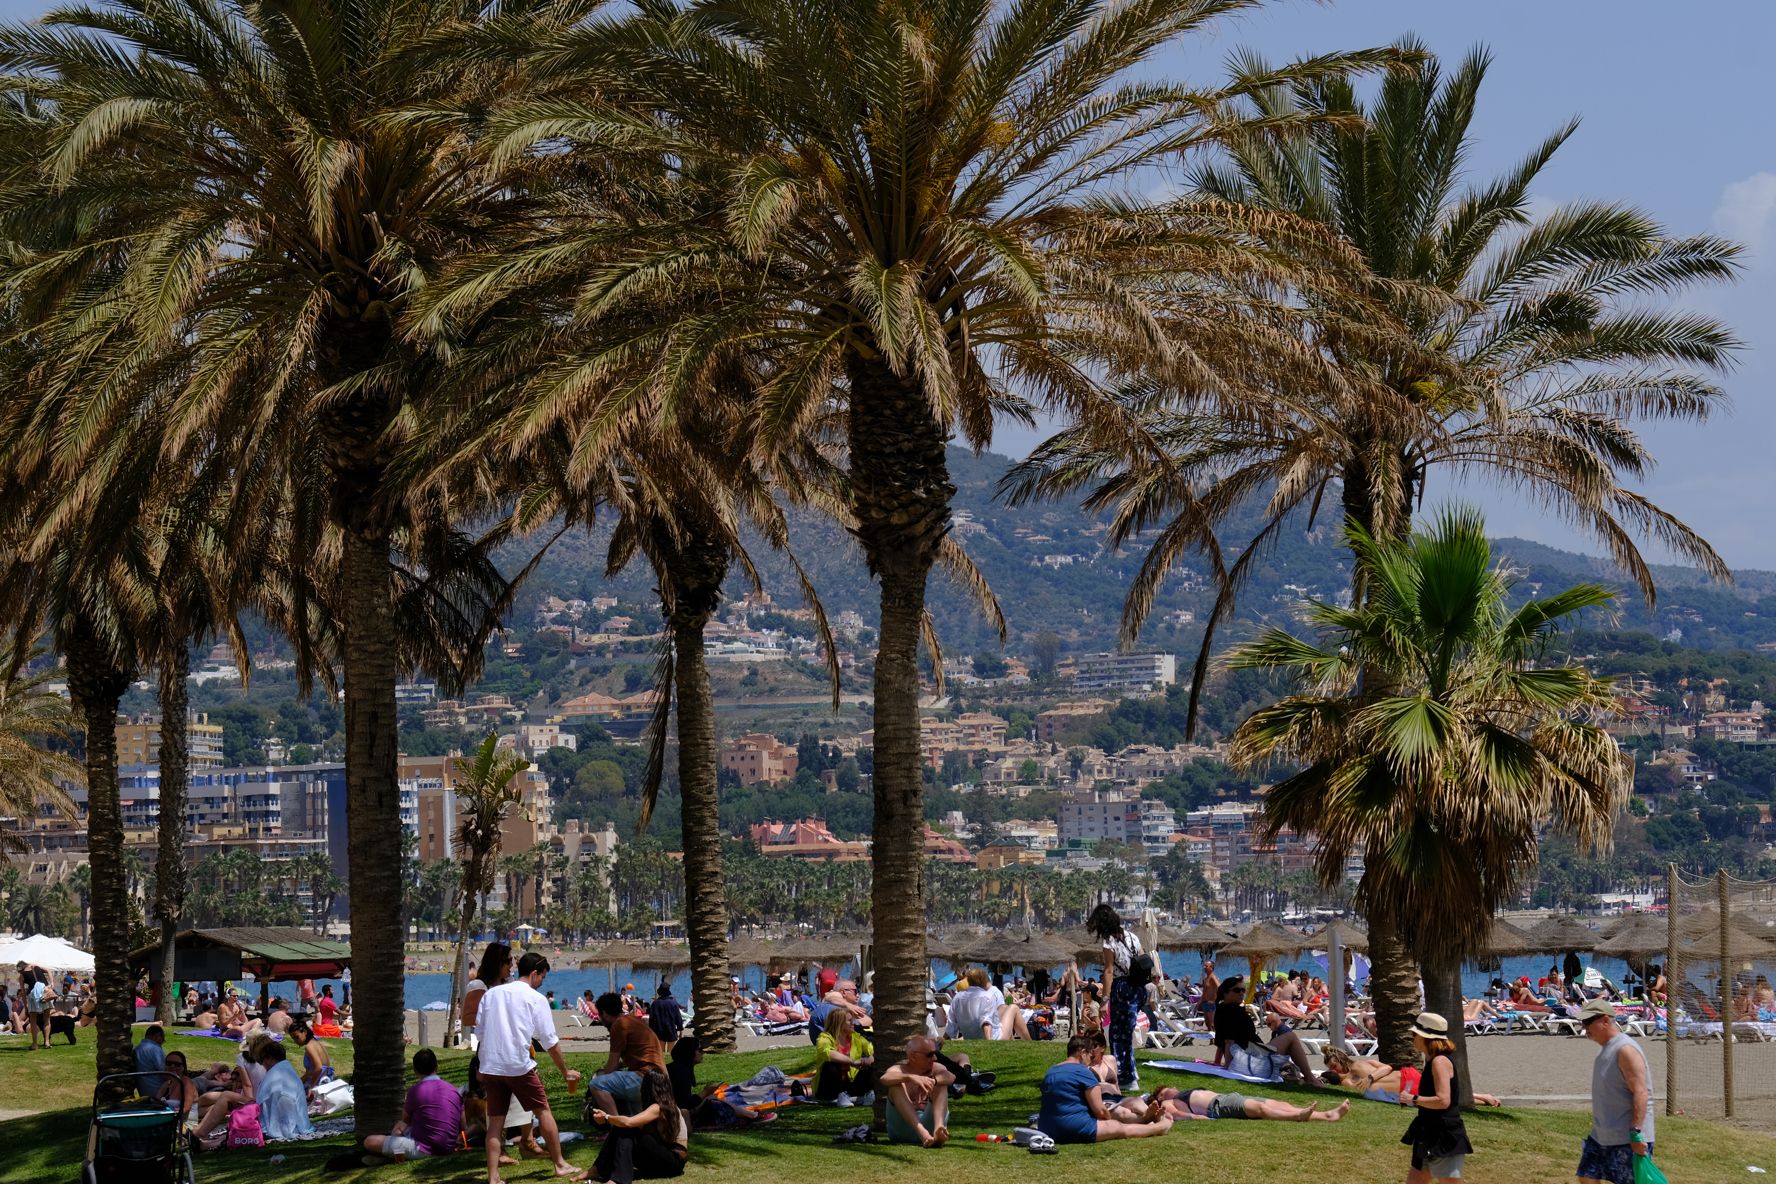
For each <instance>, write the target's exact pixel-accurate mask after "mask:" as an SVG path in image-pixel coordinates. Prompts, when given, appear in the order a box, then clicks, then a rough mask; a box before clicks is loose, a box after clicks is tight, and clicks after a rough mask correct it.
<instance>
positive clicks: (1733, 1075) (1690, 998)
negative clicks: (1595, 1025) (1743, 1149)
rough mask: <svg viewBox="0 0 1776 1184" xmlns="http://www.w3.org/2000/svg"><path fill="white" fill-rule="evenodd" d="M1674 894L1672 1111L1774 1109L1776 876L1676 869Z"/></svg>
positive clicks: (1669, 976) (1720, 1113)
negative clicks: (1698, 876) (1699, 876)
mask: <svg viewBox="0 0 1776 1184" xmlns="http://www.w3.org/2000/svg"><path fill="white" fill-rule="evenodd" d="M1667 890H1668V893H1669V901H1670V911H1669V913H1668V915H1667V918H1666V922H1667V930H1668V932H1667V940H1666V950H1665V962H1664V965H1663V967H1662V969H1663V972H1664V976H1665V981H1666V990H1667V994H1666V1007H1665V1012H1664V1024H1663V1027H1664V1029H1665V1030H1664V1032H1663V1034H1662V1035H1663V1039H1664V1041H1665V1051H1666V1058H1665V1112H1666V1113H1667V1114H1672V1113H1678V1112H1680V1111H1681V1112H1683V1113H1686V1114H1693V1115H1700V1116H1703V1117H1725V1118H1735V1117H1741V1118H1750V1117H1755V1116H1757V1115H1760V1114H1761V1115H1765V1116H1768V1115H1771V1114H1776V995H1773V994H1772V989H1771V982H1772V980H1776V882H1765V883H1749V882H1746V881H1744V880H1735V879H1733V878H1732V877H1730V876H1728V875H1727V874H1726V873H1725V872H1722V873H1721V874H1719V875H1717V876H1711V877H1708V878H1707V879H1704V880H1699V881H1690V880H1686V879H1684V878H1683V877H1682V876H1680V875H1679V874H1678V872H1677V868H1676V867H1675V866H1673V867H1671V868H1670V869H1669V870H1668V872H1667ZM1648 969H1649V970H1651V968H1650V967H1649V968H1648ZM1655 978H1656V975H1655ZM1653 981H1655V979H1654V978H1649V979H1648V982H1649V983H1651V982H1653Z"/></svg>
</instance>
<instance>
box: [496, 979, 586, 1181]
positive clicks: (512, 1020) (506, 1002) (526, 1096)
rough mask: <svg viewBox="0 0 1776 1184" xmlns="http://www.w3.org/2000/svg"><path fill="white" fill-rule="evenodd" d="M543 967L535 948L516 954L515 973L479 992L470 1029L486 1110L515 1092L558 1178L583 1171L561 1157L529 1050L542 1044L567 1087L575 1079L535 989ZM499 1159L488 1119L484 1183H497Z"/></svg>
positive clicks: (580, 1176)
mask: <svg viewBox="0 0 1776 1184" xmlns="http://www.w3.org/2000/svg"><path fill="white" fill-rule="evenodd" d="M548 973H549V961H548V959H546V958H544V957H543V956H542V955H541V954H526V955H524V957H522V958H520V959H518V977H517V978H515V979H513V980H512V981H511V982H506V983H501V984H500V985H499V986H497V987H494V988H492V989H491V990H489V991H488V992H487V993H486V994H485V995H483V996H481V1008H480V1010H479V1011H478V1012H477V1013H476V1015H475V1029H476V1031H477V1032H478V1033H479V1034H480V1037H481V1048H480V1055H481V1084H482V1086H483V1087H485V1089H486V1091H487V1112H488V1113H489V1114H504V1113H505V1112H506V1109H507V1107H509V1106H510V1105H511V1102H512V1099H513V1098H514V1097H516V1098H517V1099H518V1100H519V1102H521V1103H523V1105H524V1108H525V1109H526V1110H529V1111H530V1112H531V1113H533V1114H535V1115H536V1117H537V1122H538V1124H539V1125H541V1126H542V1128H543V1145H544V1146H545V1147H547V1148H548V1150H549V1155H550V1157H551V1158H553V1159H554V1161H555V1174H556V1175H557V1176H559V1177H562V1178H564V1179H572V1180H584V1179H585V1178H586V1177H587V1175H588V1173H586V1172H577V1171H575V1170H574V1168H573V1165H571V1164H569V1163H568V1162H567V1160H565V1159H563V1158H562V1157H561V1131H560V1128H559V1127H557V1126H556V1125H555V1115H554V1114H552V1113H550V1111H549V1095H548V1093H547V1092H546V1091H544V1089H543V1082H542V1079H541V1078H540V1077H538V1076H537V1071H536V1061H535V1060H534V1059H532V1058H531V1055H530V1046H531V1042H532V1041H535V1042H536V1043H537V1044H539V1045H541V1046H542V1047H543V1048H545V1049H547V1050H548V1053H549V1057H550V1059H551V1060H553V1061H554V1062H555V1067H556V1068H558V1069H560V1070H561V1075H562V1076H563V1077H564V1078H566V1079H567V1082H568V1085H569V1086H570V1087H571V1086H572V1085H573V1083H575V1082H577V1081H578V1080H579V1079H580V1073H579V1070H577V1069H569V1068H568V1067H567V1062H566V1061H565V1060H563V1059H562V1056H561V1048H560V1044H561V1040H560V1038H559V1037H557V1036H556V1035H555V1017H554V1016H553V1015H552V1014H551V1013H550V1011H549V1001H548V1000H547V999H544V998H543V996H542V995H541V994H540V993H539V992H538V991H537V988H538V987H540V986H542V985H543V979H544V978H545V977H546V976H547V975H548ZM499 1161H500V1127H499V1125H498V1124H497V1123H489V1124H488V1127H487V1184H501V1181H500V1172H499Z"/></svg>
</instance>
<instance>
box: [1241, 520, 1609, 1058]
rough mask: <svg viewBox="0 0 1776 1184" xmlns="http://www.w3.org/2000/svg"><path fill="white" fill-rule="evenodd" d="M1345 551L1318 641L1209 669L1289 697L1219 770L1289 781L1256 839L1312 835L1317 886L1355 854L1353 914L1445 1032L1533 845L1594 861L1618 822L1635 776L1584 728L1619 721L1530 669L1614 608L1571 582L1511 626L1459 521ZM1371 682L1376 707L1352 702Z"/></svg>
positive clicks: (1558, 680) (1528, 607) (1255, 650)
mask: <svg viewBox="0 0 1776 1184" xmlns="http://www.w3.org/2000/svg"><path fill="white" fill-rule="evenodd" d="M1347 537H1348V539H1349V542H1350V545H1351V549H1352V550H1353V551H1354V552H1355V553H1356V555H1357V560H1358V562H1359V563H1361V564H1362V565H1363V569H1364V578H1365V579H1366V581H1367V587H1368V589H1369V595H1368V597H1367V598H1366V599H1365V600H1364V602H1363V603H1361V604H1359V605H1357V606H1356V607H1353V608H1348V609H1347V608H1338V607H1335V606H1333V605H1329V604H1323V603H1317V602H1316V603H1314V604H1312V605H1311V606H1309V610H1308V618H1309V620H1310V622H1311V623H1312V624H1313V625H1315V626H1316V627H1317V628H1318V630H1319V633H1320V636H1319V637H1317V638H1315V639H1312V640H1307V639H1302V638H1298V637H1296V636H1294V635H1292V634H1290V633H1288V632H1286V631H1284V630H1281V629H1274V628H1272V629H1267V630H1265V631H1264V633H1263V634H1262V635H1261V636H1260V637H1259V638H1257V639H1256V640H1254V641H1252V642H1251V643H1249V644H1246V645H1242V646H1239V647H1236V648H1235V649H1234V650H1233V651H1232V652H1231V653H1230V654H1229V655H1228V656H1227V657H1226V658H1225V659H1224V662H1225V665H1226V666H1227V667H1229V668H1231V669H1236V670H1240V669H1245V670H1268V671H1280V672H1284V673H1286V674H1288V675H1290V676H1291V677H1292V678H1293V679H1294V680H1295V681H1296V683H1297V685H1298V686H1299V688H1300V690H1299V691H1298V692H1297V693H1295V694H1292V695H1289V696H1288V697H1286V698H1284V699H1283V700H1281V701H1280V702H1278V703H1277V704H1276V705H1274V706H1272V707H1267V708H1263V709H1261V710H1259V711H1257V712H1254V713H1253V715H1252V716H1251V717H1250V718H1249V719H1247V720H1246V721H1245V722H1244V723H1243V724H1241V725H1240V727H1239V729H1238V730H1237V731H1236V732H1235V733H1234V736H1233V740H1232V742H1231V745H1230V754H1231V757H1232V759H1233V760H1234V762H1235V763H1236V764H1237V765H1239V766H1241V767H1245V768H1250V767H1252V766H1254V765H1258V764H1261V763H1265V762H1269V761H1281V762H1285V763H1288V764H1291V765H1293V766H1295V767H1297V768H1298V769H1299V770H1300V771H1299V772H1296V773H1294V774H1292V775H1290V776H1288V777H1285V778H1284V779H1283V780H1281V781H1279V782H1278V783H1277V784H1276V785H1275V786H1273V787H1272V788H1271V790H1270V792H1269V793H1268V794H1267V795H1266V796H1265V804H1264V830H1265V831H1267V832H1268V837H1274V836H1275V834H1276V832H1277V831H1278V830H1279V829H1281V828H1282V827H1285V826H1286V827H1290V828H1292V829H1294V830H1296V831H1297V832H1298V833H1311V834H1314V835H1315V836H1317V838H1318V840H1319V845H1318V848H1317V851H1316V856H1315V859H1316V864H1317V870H1318V872H1319V875H1320V880H1321V883H1322V884H1324V885H1325V886H1326V887H1327V888H1333V887H1335V886H1337V885H1338V884H1339V883H1340V881H1342V879H1343V875H1344V866H1345V861H1346V860H1347V859H1348V858H1349V857H1350V856H1351V855H1352V854H1353V853H1357V852H1362V853H1365V854H1367V855H1368V856H1369V858H1368V859H1367V860H1366V861H1365V864H1364V871H1363V876H1362V878H1361V880H1360V881H1359V882H1358V885H1357V899H1358V901H1359V902H1361V903H1362V904H1363V905H1364V906H1365V908H1368V909H1376V910H1378V911H1379V912H1380V914H1381V915H1384V916H1389V917H1394V918H1398V919H1399V922H1400V929H1401V934H1402V936H1403V938H1404V940H1405V942H1406V944H1407V946H1408V948H1409V949H1410V950H1411V951H1412V953H1413V954H1414V955H1415V956H1416V958H1417V960H1418V962H1419V965H1420V967H1421V968H1422V972H1423V976H1424V983H1425V998H1426V1002H1427V1004H1428V1005H1429V1006H1430V1007H1431V1008H1432V1009H1433V1010H1436V1011H1439V1012H1441V1013H1442V1014H1444V1015H1449V1016H1455V1015H1459V1014H1460V1013H1461V1006H1462V997H1461V973H1460V968H1461V963H1462V960H1463V958H1464V957H1465V956H1466V955H1467V954H1468V953H1469V952H1471V951H1473V950H1475V949H1476V948H1477V943H1478V942H1479V940H1480V939H1481V937H1482V936H1483V934H1484V933H1485V930H1486V927H1487V925H1488V923H1489V922H1490V921H1491V919H1492V916H1493V913H1494V912H1495V910H1497V909H1498V908H1499V907H1500V906H1501V905H1502V904H1504V903H1505V902H1507V901H1509V900H1511V899H1513V898H1514V897H1516V896H1517V895H1518V893H1519V892H1520V891H1521V889H1522V888H1523V886H1524V885H1525V883H1526V882H1527V881H1528V880H1529V879H1530V878H1531V872H1532V870H1533V868H1534V866H1535V861H1536V853H1537V844H1538V836H1539V834H1540V833H1541V832H1542V830H1543V829H1544V828H1546V827H1549V826H1552V827H1553V828H1554V829H1555V830H1556V831H1559V832H1564V833H1567V834H1570V835H1572V836H1573V838H1574V839H1575V840H1576V841H1578V842H1579V843H1580V845H1581V846H1584V847H1588V848H1592V849H1599V850H1601V849H1606V848H1607V847H1608V846H1609V842H1610V835H1611V828H1612V826H1613V825H1614V821H1615V818H1616V816H1617V815H1618V814H1619V813H1620V812H1621V811H1622V809H1623V808H1624V807H1625V806H1626V805H1627V801H1628V795H1629V791H1630V789H1631V786H1632V780H1633V765H1632V760H1631V758H1629V757H1628V756H1627V755H1626V754H1625V753H1623V751H1622V750H1621V749H1620V748H1619V747H1617V745H1616V743H1615V741H1614V739H1613V738H1611V737H1610V735H1609V734H1608V733H1607V732H1605V731H1604V730H1603V728H1602V727H1601V726H1600V725H1599V724H1598V723H1597V722H1596V720H1597V719H1598V718H1600V717H1601V716H1602V715H1604V714H1605V713H1607V712H1609V711H1610V710H1611V709H1612V707H1613V706H1614V704H1615V697H1614V695H1613V693H1612V691H1611V688H1610V684H1609V683H1608V682H1607V681H1606V680H1603V679H1600V678H1597V677H1595V676H1593V675H1592V674H1591V673H1590V672H1588V671H1587V670H1585V669H1584V668H1583V667H1580V666H1577V665H1572V664H1568V665H1549V664H1545V662H1544V660H1545V655H1546V654H1547V653H1548V650H1549V647H1550V645H1551V643H1552V641H1553V639H1554V637H1555V635H1556V633H1557V632H1558V631H1559V630H1560V629H1562V628H1563V627H1567V626H1569V625H1571V624H1572V622H1573V620H1574V618H1575V617H1576V616H1577V615H1578V614H1579V613H1581V612H1582V611H1584V610H1586V609H1590V608H1600V607H1603V606H1605V605H1608V604H1609V603H1610V601H1611V600H1612V599H1613V598H1614V593H1612V592H1610V591H1609V590H1608V589H1606V588H1603V587H1600V586H1598V585H1596V584H1580V585H1578V586H1576V587H1573V588H1569V589H1567V590H1565V591H1563V592H1558V593H1555V594H1554V595H1552V596H1547V597H1542V598H1539V599H1532V600H1529V601H1528V602H1527V603H1524V604H1523V605H1522V606H1521V607H1518V608H1515V609H1513V608H1512V607H1511V604H1512V602H1513V599H1514V593H1513V587H1514V581H1513V579H1512V577H1511V576H1510V575H1509V573H1508V572H1506V571H1505V570H1503V569H1502V568H1500V567H1497V566H1495V565H1494V563H1493V557H1492V548H1491V546H1490V545H1489V544H1488V542H1487V541H1486V533H1485V525H1484V523H1483V522H1482V521H1481V520H1480V517H1479V515H1478V514H1476V513H1473V512H1471V511H1445V512H1444V513H1443V514H1441V515H1440V516H1439V517H1438V519H1437V521H1436V523H1435V525H1434V526H1433V527H1431V528H1430V529H1420V530H1418V531H1415V532H1414V533H1413V534H1412V535H1411V536H1410V538H1409V539H1408V540H1406V541H1404V542H1393V541H1390V542H1379V541H1377V540H1376V539H1375V538H1374V537H1373V536H1371V535H1370V534H1369V533H1368V532H1367V531H1365V530H1364V529H1363V528H1362V527H1361V526H1358V525H1356V524H1355V523H1352V524H1351V525H1350V526H1349V527H1348V529H1347ZM1370 672H1380V675H1381V677H1382V678H1384V679H1385V680H1386V684H1387V687H1388V689H1387V691H1386V692H1385V693H1382V694H1376V693H1373V692H1371V691H1369V690H1367V689H1366V688H1364V687H1363V686H1362V685H1361V683H1362V680H1363V679H1364V678H1366V677H1368V676H1369V674H1370ZM1457 1039H1458V1050H1457V1057H1458V1068H1459V1069H1460V1070H1461V1074H1462V1080H1463V1083H1464V1091H1465V1090H1466V1082H1467V1071H1466V1069H1467V1066H1466V1061H1465V1052H1464V1051H1463V1049H1462V1048H1461V1047H1460V1041H1459V1036H1458V1038H1457Z"/></svg>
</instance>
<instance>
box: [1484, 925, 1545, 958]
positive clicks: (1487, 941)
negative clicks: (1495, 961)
mask: <svg viewBox="0 0 1776 1184" xmlns="http://www.w3.org/2000/svg"><path fill="white" fill-rule="evenodd" d="M1539 950H1540V947H1538V946H1537V945H1536V943H1535V941H1534V940H1533V939H1532V938H1531V937H1530V936H1529V934H1527V933H1525V932H1524V931H1523V930H1521V929H1519V928H1517V926H1515V925H1513V924H1511V923H1510V922H1509V921H1505V920H1502V919H1500V918H1498V917H1494V918H1493V919H1492V924H1490V925H1488V926H1487V927H1486V936H1485V937H1483V938H1481V939H1480V944H1479V945H1478V946H1477V947H1475V949H1474V956H1475V957H1476V958H1521V957H1523V956H1524V955H1525V954H1534V953H1537V952H1539Z"/></svg>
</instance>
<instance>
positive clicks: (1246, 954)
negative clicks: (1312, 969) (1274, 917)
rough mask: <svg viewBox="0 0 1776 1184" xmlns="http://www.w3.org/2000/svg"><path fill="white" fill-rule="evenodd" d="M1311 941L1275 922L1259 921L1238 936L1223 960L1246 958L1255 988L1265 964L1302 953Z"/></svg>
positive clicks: (1225, 951) (1222, 952)
mask: <svg viewBox="0 0 1776 1184" xmlns="http://www.w3.org/2000/svg"><path fill="white" fill-rule="evenodd" d="M1310 942H1311V939H1310V938H1308V937H1305V936H1303V935H1302V934H1299V933H1296V932H1295V931H1294V930H1293V929H1285V928H1283V927H1282V926H1281V925H1278V924H1277V923H1276V922H1275V921H1260V922H1258V924H1256V925H1254V926H1252V927H1251V928H1250V929H1248V930H1246V932H1245V933H1243V934H1241V935H1240V936H1239V937H1236V938H1235V939H1234V940H1233V941H1231V942H1229V943H1228V944H1227V945H1226V946H1224V947H1223V948H1222V950H1221V956H1222V957H1223V958H1244V959H1245V960H1246V963H1247V965H1249V966H1250V967H1251V970H1252V982H1253V984H1254V986H1255V985H1256V984H1257V983H1258V981H1259V979H1261V978H1262V977H1263V975H1264V964H1265V963H1266V962H1268V961H1270V960H1271V959H1272V958H1284V957H1288V956H1289V955H1291V954H1299V953H1300V952H1301V951H1302V950H1305V949H1307V948H1308V945H1309V944H1310Z"/></svg>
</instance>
